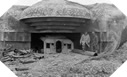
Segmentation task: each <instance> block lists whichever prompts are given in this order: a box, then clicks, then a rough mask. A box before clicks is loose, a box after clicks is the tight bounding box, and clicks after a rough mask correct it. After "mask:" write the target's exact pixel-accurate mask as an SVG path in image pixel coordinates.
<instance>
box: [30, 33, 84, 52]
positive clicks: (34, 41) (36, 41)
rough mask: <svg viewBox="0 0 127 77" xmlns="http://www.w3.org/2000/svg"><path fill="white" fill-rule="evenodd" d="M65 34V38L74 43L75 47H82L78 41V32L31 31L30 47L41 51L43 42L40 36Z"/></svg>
mask: <svg viewBox="0 0 127 77" xmlns="http://www.w3.org/2000/svg"><path fill="white" fill-rule="evenodd" d="M47 35H48V36H65V37H66V38H68V39H70V40H71V41H72V42H73V43H74V48H75V49H82V47H81V45H80V43H79V41H80V38H81V34H80V33H31V49H36V50H38V51H39V52H42V51H41V50H43V46H44V44H43V43H44V42H43V41H42V40H41V39H40V38H41V37H46V36H47Z"/></svg>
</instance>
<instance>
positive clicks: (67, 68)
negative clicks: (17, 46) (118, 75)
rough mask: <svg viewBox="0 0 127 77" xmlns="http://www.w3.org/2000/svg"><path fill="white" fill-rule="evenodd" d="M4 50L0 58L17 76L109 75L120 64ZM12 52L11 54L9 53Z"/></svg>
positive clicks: (94, 76) (89, 76)
mask: <svg viewBox="0 0 127 77" xmlns="http://www.w3.org/2000/svg"><path fill="white" fill-rule="evenodd" d="M16 51H17V52H18V53H16V52H15V50H11V51H7V50H6V51H5V53H6V58H8V59H5V57H4V58H3V59H1V60H2V61H3V62H4V63H5V64H6V65H7V66H8V67H9V68H10V69H11V70H12V71H13V72H14V73H15V74H16V75H17V76H18V77H91V76H92V77H109V76H110V75H111V74H112V73H113V72H114V71H115V70H116V69H117V68H118V67H119V66H120V65H121V63H120V62H118V61H111V60H110V61H108V60H105V59H101V60H92V61H89V62H85V63H82V64H77V63H79V62H81V61H82V60H84V59H88V58H90V56H87V55H82V54H77V53H73V52H70V53H68V54H63V53H59V54H50V55H48V54H47V55H46V54H39V53H31V52H32V51H31V50H29V51H25V50H16ZM12 52H14V53H13V54H10V53H12Z"/></svg>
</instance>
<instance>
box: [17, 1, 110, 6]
mask: <svg viewBox="0 0 127 77" xmlns="http://www.w3.org/2000/svg"><path fill="white" fill-rule="evenodd" d="M38 1H41V0H18V2H17V3H16V5H29V6H30V5H32V4H35V3H37V2H38ZM69 1H74V2H78V3H80V4H85V5H88V4H94V3H111V2H110V0H69Z"/></svg>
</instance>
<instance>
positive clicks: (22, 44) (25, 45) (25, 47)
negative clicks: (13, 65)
mask: <svg viewBox="0 0 127 77" xmlns="http://www.w3.org/2000/svg"><path fill="white" fill-rule="evenodd" d="M9 46H12V47H13V48H14V49H15V48H16V49H23V50H28V49H30V42H20V41H17V42H16V41H5V42H4V41H0V49H3V48H5V47H6V48H7V47H9Z"/></svg>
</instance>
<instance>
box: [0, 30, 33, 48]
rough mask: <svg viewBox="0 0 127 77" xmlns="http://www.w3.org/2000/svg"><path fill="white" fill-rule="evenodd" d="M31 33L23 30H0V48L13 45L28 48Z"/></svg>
mask: <svg viewBox="0 0 127 77" xmlns="http://www.w3.org/2000/svg"><path fill="white" fill-rule="evenodd" d="M30 42H31V34H30V33H25V32H0V49H3V48H6V47H8V46H10V45H11V46H13V47H14V48H17V49H30Z"/></svg>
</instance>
